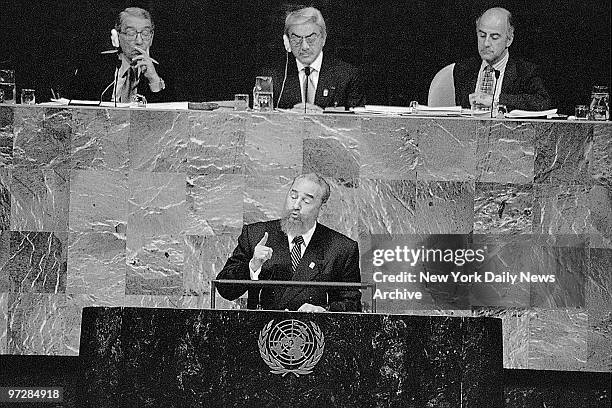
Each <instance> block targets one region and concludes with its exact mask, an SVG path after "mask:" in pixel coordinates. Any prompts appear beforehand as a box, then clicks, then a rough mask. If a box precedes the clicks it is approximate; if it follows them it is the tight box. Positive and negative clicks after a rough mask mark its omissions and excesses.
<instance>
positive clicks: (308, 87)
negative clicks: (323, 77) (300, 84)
mask: <svg viewBox="0 0 612 408" xmlns="http://www.w3.org/2000/svg"><path fill="white" fill-rule="evenodd" d="M313 71H315V70H314V69H313V68H311V67H304V74H306V77H305V78H304V96H305V97H304V100H305V101H306V102H308V103H310V104H314V99H315V91H316V89H315V86H314V82H312V77H311V76H310V75H311V74H312V73H313Z"/></svg>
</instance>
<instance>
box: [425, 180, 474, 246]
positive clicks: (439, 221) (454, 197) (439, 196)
mask: <svg viewBox="0 0 612 408" xmlns="http://www.w3.org/2000/svg"><path fill="white" fill-rule="evenodd" d="M416 192H417V199H416V217H415V221H416V227H415V228H416V232H417V233H429V234H467V233H470V232H472V230H473V228H474V183H473V182H453V181H431V182H423V181H422V180H419V181H418V182H417V190H416Z"/></svg>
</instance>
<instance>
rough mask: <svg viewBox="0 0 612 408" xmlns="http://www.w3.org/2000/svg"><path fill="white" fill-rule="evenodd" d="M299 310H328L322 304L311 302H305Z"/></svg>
mask: <svg viewBox="0 0 612 408" xmlns="http://www.w3.org/2000/svg"><path fill="white" fill-rule="evenodd" d="M297 311H298V312H311V313H312V312H326V311H327V310H325V308H324V307H321V306H315V305H311V304H310V303H304V304H303V305H302V306H300V308H299V309H298V310H297Z"/></svg>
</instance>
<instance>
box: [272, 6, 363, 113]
mask: <svg viewBox="0 0 612 408" xmlns="http://www.w3.org/2000/svg"><path fill="white" fill-rule="evenodd" d="M326 39H327V28H326V25H325V20H324V19H323V16H322V15H321V12H320V11H319V10H317V9H316V8H314V7H306V8H302V9H299V10H296V11H293V12H291V13H289V14H288V15H287V17H286V18H285V31H284V34H283V43H284V46H285V50H286V51H287V54H288V55H287V63H286V65H285V67H284V69H283V70H275V71H274V72H273V73H272V74H271V75H272V77H273V81H274V99H275V104H274V106H275V107H278V108H283V109H287V108H297V109H304V108H306V109H307V110H309V111H315V112H316V111H320V110H321V108H326V107H339V106H343V107H345V108H349V107H354V106H363V105H364V104H365V96H364V92H363V82H362V79H361V75H360V74H359V71H358V70H357V68H355V67H353V66H352V65H350V64H347V63H345V62H343V61H340V60H339V59H337V58H334V57H333V56H332V55H331V54H327V53H324V52H323V47H324V46H325V41H326ZM289 54H292V56H293V58H291V56H290V55H289Z"/></svg>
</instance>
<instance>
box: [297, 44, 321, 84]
mask: <svg viewBox="0 0 612 408" xmlns="http://www.w3.org/2000/svg"><path fill="white" fill-rule="evenodd" d="M295 63H296V64H297V70H298V77H299V78H300V89H301V90H302V95H304V80H305V79H306V73H305V72H304V67H305V66H306V65H304V64H302V63H301V62H300V61H298V59H297V58H296V59H295ZM322 64H323V50H321V52H320V53H319V56H318V57H317V58H316V59H315V60H314V61H313V62H312V64H310V68H311V69H312V70H311V71H310V80H311V81H312V83H313V84H314V86H315V92H316V90H317V85H319V72H321V65H322Z"/></svg>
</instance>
